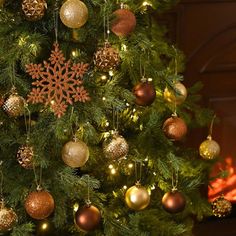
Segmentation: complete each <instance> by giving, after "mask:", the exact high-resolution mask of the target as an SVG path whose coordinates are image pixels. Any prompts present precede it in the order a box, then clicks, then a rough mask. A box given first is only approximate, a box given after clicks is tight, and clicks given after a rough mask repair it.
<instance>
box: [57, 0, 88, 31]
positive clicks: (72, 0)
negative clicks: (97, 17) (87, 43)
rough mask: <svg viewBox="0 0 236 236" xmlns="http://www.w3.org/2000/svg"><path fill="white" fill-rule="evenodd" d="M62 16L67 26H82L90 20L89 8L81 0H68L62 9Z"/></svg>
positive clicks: (75, 27) (74, 27)
mask: <svg viewBox="0 0 236 236" xmlns="http://www.w3.org/2000/svg"><path fill="white" fill-rule="evenodd" d="M60 18H61V21H62V23H63V24H64V25H65V26H67V27H69V28H73V29H77V28H80V27H81V26H83V25H84V24H85V23H86V22H87V20H88V8H87V6H86V5H85V4H84V3H83V2H81V1H80V0H67V1H66V2H65V3H64V4H63V5H62V7H61V9H60Z"/></svg>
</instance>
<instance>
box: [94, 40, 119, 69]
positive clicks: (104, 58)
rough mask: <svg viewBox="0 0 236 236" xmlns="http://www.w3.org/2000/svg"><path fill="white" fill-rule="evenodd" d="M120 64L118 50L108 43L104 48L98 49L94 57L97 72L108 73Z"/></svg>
mask: <svg viewBox="0 0 236 236" xmlns="http://www.w3.org/2000/svg"><path fill="white" fill-rule="evenodd" d="M119 64H120V56H119V52H118V50H116V49H115V48H113V47H112V46H111V44H110V43H109V42H107V41H106V42H105V44H104V47H100V48H98V51H97V52H96V53H95V55H94V65H95V66H96V67H97V69H98V70H100V71H104V72H108V71H109V70H115V69H116V68H117V66H118V65H119Z"/></svg>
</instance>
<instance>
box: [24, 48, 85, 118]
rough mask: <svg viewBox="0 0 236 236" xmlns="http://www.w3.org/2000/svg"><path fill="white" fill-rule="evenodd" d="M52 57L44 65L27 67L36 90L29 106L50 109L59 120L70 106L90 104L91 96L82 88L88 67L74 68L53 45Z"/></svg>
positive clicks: (79, 66) (29, 99)
mask: <svg viewBox="0 0 236 236" xmlns="http://www.w3.org/2000/svg"><path fill="white" fill-rule="evenodd" d="M53 46H54V49H53V50H52V51H51V56H50V58H49V59H48V62H47V61H44V62H43V65H42V64H33V63H31V64H28V65H26V72H27V73H28V74H29V75H30V76H31V77H32V79H34V80H35V81H34V82H32V85H33V88H32V90H31V92H30V94H29V95H28V102H31V103H33V104H35V103H43V104H45V105H46V106H47V105H49V106H50V107H51V109H52V110H53V112H54V114H55V115H56V116H57V117H58V118H60V117H61V116H63V115H64V114H65V112H66V109H67V107H68V104H71V105H72V104H73V102H78V101H79V102H87V101H89V100H90V97H89V94H88V92H87V91H86V90H85V88H84V87H83V76H84V74H85V73H86V72H87V70H88V66H89V65H88V64H85V63H78V64H73V65H72V64H71V61H70V60H69V61H67V62H66V59H65V57H64V55H63V52H62V51H61V50H60V49H59V44H58V43H54V45H53Z"/></svg>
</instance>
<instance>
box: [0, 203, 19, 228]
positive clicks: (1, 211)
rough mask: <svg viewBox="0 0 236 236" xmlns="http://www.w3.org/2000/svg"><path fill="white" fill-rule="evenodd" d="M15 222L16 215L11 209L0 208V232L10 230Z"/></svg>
mask: <svg viewBox="0 0 236 236" xmlns="http://www.w3.org/2000/svg"><path fill="white" fill-rule="evenodd" d="M16 221H17V215H16V213H15V212H14V211H13V209H11V208H10V209H9V208H6V207H5V206H4V205H2V206H1V208H0V232H5V231H8V230H11V229H12V227H13V226H14V224H15V223H16Z"/></svg>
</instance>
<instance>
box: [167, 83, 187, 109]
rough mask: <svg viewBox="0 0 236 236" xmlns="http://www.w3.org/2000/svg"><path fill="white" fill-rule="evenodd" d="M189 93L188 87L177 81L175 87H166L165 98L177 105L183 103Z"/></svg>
mask: <svg viewBox="0 0 236 236" xmlns="http://www.w3.org/2000/svg"><path fill="white" fill-rule="evenodd" d="M187 95H188V92H187V89H186V87H185V86H184V85H183V84H182V83H180V82H177V83H175V84H174V88H173V89H168V88H165V91H164V98H165V100H166V101H168V102H171V103H174V104H176V105H180V104H182V103H183V102H184V101H185V99H186V98H187Z"/></svg>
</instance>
